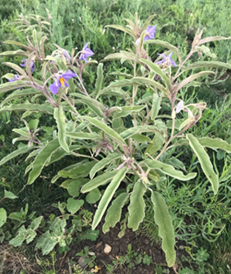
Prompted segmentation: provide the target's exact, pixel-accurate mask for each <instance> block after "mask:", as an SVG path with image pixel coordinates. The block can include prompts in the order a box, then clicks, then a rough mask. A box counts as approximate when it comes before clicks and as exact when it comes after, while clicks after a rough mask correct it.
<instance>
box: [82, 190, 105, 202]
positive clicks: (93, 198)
mask: <svg viewBox="0 0 231 274" xmlns="http://www.w3.org/2000/svg"><path fill="white" fill-rule="evenodd" d="M100 197H101V193H100V191H99V189H98V188H94V189H92V190H91V191H90V192H89V193H88V194H87V196H86V198H85V199H86V201H87V202H88V203H89V204H95V203H96V202H98V201H99V199H100Z"/></svg>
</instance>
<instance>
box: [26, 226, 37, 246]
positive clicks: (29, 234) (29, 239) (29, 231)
mask: <svg viewBox="0 0 231 274" xmlns="http://www.w3.org/2000/svg"><path fill="white" fill-rule="evenodd" d="M36 236H37V233H36V232H35V231H34V230H33V229H31V228H28V229H27V236H26V243H27V244H29V243H31V242H32V241H33V240H34V238H35V237H36Z"/></svg>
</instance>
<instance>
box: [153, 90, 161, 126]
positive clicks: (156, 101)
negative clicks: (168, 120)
mask: <svg viewBox="0 0 231 274" xmlns="http://www.w3.org/2000/svg"><path fill="white" fill-rule="evenodd" d="M161 101H162V97H161V96H159V95H158V94H157V93H153V99H152V116H151V119H152V120H153V121H154V120H155V118H156V117H157V115H158V113H159V110H160V103H161Z"/></svg>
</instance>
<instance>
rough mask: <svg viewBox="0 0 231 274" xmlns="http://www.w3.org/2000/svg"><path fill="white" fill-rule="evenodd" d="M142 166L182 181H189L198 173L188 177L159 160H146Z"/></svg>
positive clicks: (190, 174)
mask: <svg viewBox="0 0 231 274" xmlns="http://www.w3.org/2000/svg"><path fill="white" fill-rule="evenodd" d="M140 164H142V165H146V166H148V168H150V169H157V170H159V171H161V172H162V173H164V174H167V175H169V176H171V177H173V178H176V179H178V180H180V181H188V180H191V179H193V178H195V177H196V175H197V174H196V173H195V172H192V173H189V174H187V175H184V174H183V172H182V171H179V170H175V169H174V167H173V166H171V165H168V164H165V163H162V162H159V161H157V160H151V159H146V160H144V161H142V162H141V163H140Z"/></svg>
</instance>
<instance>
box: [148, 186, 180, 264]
mask: <svg viewBox="0 0 231 274" xmlns="http://www.w3.org/2000/svg"><path fill="white" fill-rule="evenodd" d="M151 200H152V203H153V208H154V219H155V222H156V224H157V225H158V227H159V236H160V237H161V238H162V249H163V251H164V252H165V255H166V261H167V264H168V267H172V266H173V265H174V263H175V261H176V252H175V250H174V245H175V235H174V228H173V225H172V220H171V218H170V215H169V212H168V207H167V205H166V203H165V201H164V199H163V197H162V196H161V195H160V194H159V193H158V192H156V191H154V192H152V194H151Z"/></svg>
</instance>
